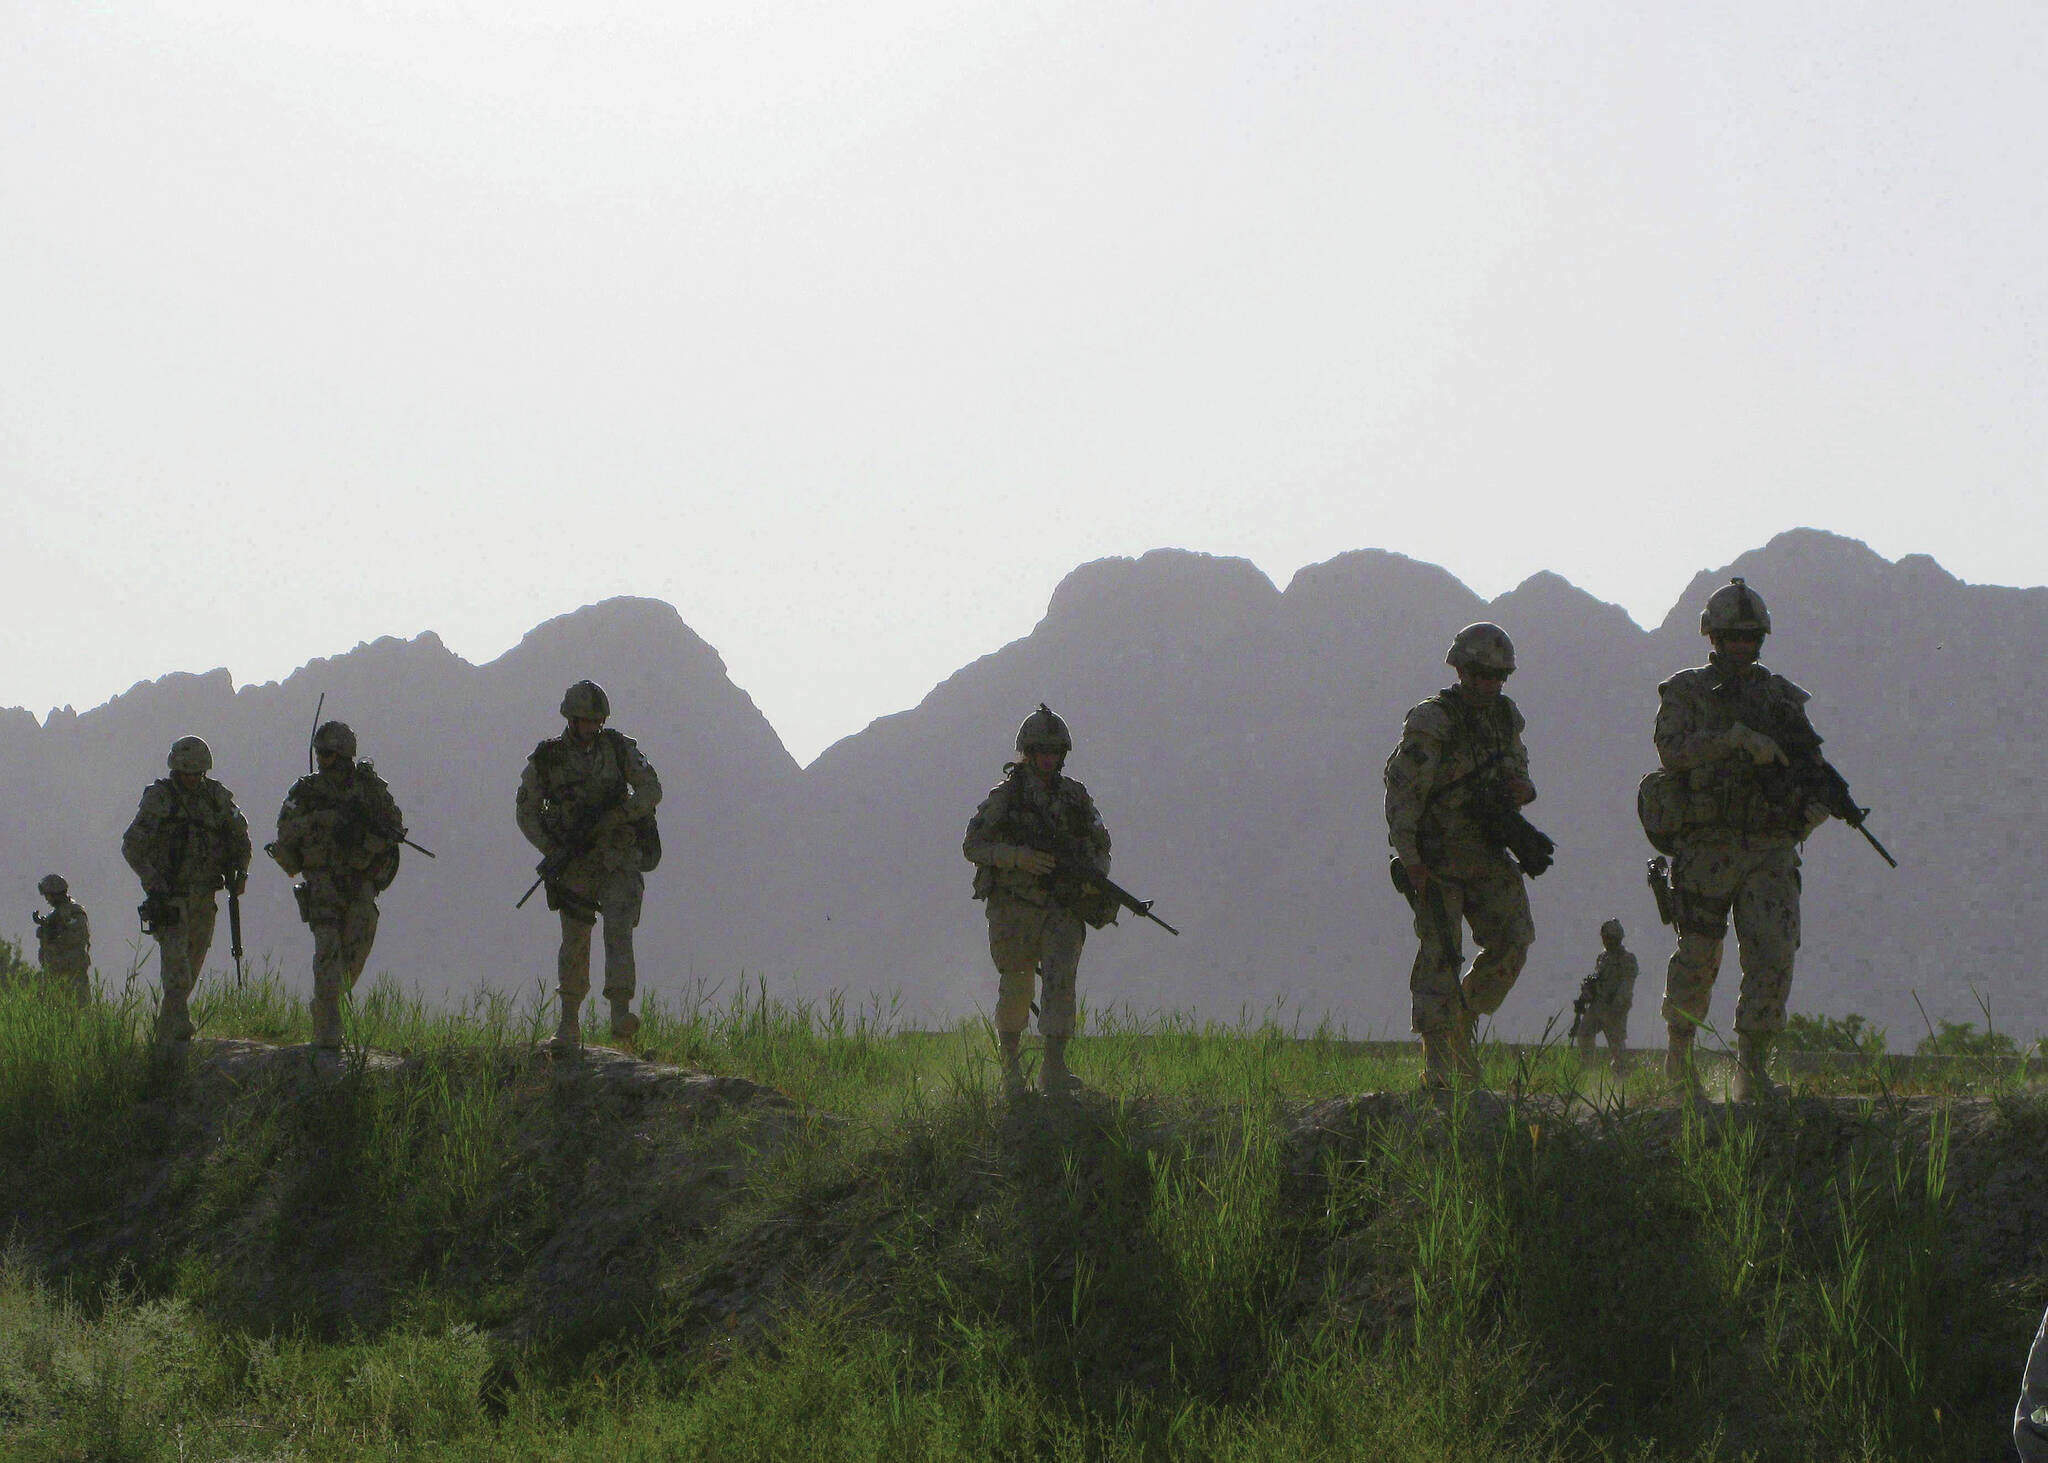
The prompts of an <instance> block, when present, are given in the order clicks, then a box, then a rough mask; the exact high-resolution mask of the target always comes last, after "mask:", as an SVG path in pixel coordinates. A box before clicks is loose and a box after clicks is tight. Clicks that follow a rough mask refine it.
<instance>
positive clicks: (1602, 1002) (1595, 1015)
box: [1573, 919, 1637, 1072]
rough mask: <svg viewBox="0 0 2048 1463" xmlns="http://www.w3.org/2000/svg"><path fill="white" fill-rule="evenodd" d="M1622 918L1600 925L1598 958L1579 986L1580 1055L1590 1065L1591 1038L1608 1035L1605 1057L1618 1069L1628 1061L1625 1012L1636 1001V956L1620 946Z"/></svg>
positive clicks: (1591, 1056)
mask: <svg viewBox="0 0 2048 1463" xmlns="http://www.w3.org/2000/svg"><path fill="white" fill-rule="evenodd" d="M1621 941H1622V928H1621V921H1620V920H1618V919H1611V920H1609V921H1607V923H1605V924H1603V925H1602V926H1600V945H1601V950H1600V958H1599V959H1598V960H1596V961H1594V962H1593V973H1592V974H1591V975H1589V976H1587V977H1586V978H1585V980H1584V981H1583V982H1581V983H1580V985H1579V999H1578V1000H1577V1001H1575V1002H1574V1003H1573V1004H1574V1005H1575V1006H1576V1007H1577V1008H1578V1027H1579V1037H1578V1040H1579V1058H1580V1060H1581V1061H1582V1062H1585V1063H1588V1064H1590V1063H1591V1062H1592V1060H1593V1040H1594V1038H1595V1037H1597V1036H1600V1035H1602V1034H1603V1033H1604V1034H1605V1035H1606V1037H1607V1056H1608V1059H1609V1060H1610V1061H1612V1062H1613V1064H1614V1070H1615V1071H1617V1072H1619V1071H1620V1070H1621V1069H1622V1065H1623V1063H1624V1062H1625V1061H1626V1060H1627V1053H1628V1012H1629V1007H1631V1006H1633V1005H1634V1004H1635V1000H1636V973H1637V972H1636V957H1635V956H1633V955H1631V954H1630V953H1629V952H1628V951H1627V950H1626V949H1625V948H1623V946H1622V943H1621Z"/></svg>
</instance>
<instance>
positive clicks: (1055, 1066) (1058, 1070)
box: [1038, 1036, 1081, 1092]
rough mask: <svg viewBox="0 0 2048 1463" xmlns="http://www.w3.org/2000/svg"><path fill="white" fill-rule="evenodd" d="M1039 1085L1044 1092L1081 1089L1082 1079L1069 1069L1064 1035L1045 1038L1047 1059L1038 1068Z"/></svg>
mask: <svg viewBox="0 0 2048 1463" xmlns="http://www.w3.org/2000/svg"><path fill="white" fill-rule="evenodd" d="M1038 1086H1039V1089H1040V1090H1041V1091H1044V1092H1075V1091H1078V1090H1079V1089H1080V1087H1081V1079H1080V1078H1079V1077H1076V1076H1075V1075H1074V1074H1073V1073H1072V1072H1070V1071H1068V1070H1067V1039H1066V1038H1065V1037H1064V1036H1048V1037H1047V1038H1046V1039H1045V1061H1044V1062H1043V1063H1042V1064H1041V1065H1040V1066H1039V1069H1038Z"/></svg>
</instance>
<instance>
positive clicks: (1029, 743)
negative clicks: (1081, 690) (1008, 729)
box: [1017, 701, 1074, 753]
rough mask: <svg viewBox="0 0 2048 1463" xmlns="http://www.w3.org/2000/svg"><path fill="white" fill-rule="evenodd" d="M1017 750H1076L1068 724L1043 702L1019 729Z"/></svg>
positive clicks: (1064, 751)
mask: <svg viewBox="0 0 2048 1463" xmlns="http://www.w3.org/2000/svg"><path fill="white" fill-rule="evenodd" d="M1017 750H1018V751H1020V752H1039V751H1046V752H1060V753H1066V752H1071V751H1073V750H1074V734H1073V733H1072V732H1070V731H1068V730H1067V724H1066V723H1065V722H1064V721H1061V720H1060V718H1059V716H1058V715H1057V714H1056V713H1055V712H1054V711H1053V709H1052V708H1051V707H1050V706H1047V705H1046V704H1045V703H1044V702H1043V701H1041V702H1039V703H1038V709H1037V710H1036V711H1034V712H1032V713H1031V714H1030V715H1029V716H1027V717H1025V718H1024V724H1023V725H1022V726H1020V727H1018V728H1017Z"/></svg>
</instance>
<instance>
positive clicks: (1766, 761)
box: [1721, 721, 1786, 767]
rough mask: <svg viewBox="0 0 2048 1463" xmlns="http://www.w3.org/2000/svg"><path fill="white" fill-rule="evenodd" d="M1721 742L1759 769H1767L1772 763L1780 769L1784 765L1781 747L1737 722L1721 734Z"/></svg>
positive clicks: (1784, 760)
mask: <svg viewBox="0 0 2048 1463" xmlns="http://www.w3.org/2000/svg"><path fill="white" fill-rule="evenodd" d="M1721 741H1722V744H1723V745H1725V746H1727V747H1730V748H1732V749H1733V750H1735V751H1737V752H1740V753H1742V755H1743V756H1745V757H1747V758H1749V760H1750V761H1752V762H1754V763H1756V765H1757V766H1759V767H1768V766H1770V765H1771V764H1772V763H1773V762H1775V763H1777V764H1778V765H1779V766H1781V767H1782V766H1784V765H1785V762H1786V757H1785V749H1784V748H1783V747H1781V746H1779V745H1778V744H1777V743H1776V742H1774V741H1772V740H1771V739H1770V738H1769V737H1767V736H1765V735H1764V734H1763V733H1762V732H1760V731H1754V730H1752V729H1751V728H1749V727H1746V726H1744V725H1743V724H1742V723H1741V722H1739V721H1738V722H1736V723H1735V725H1733V726H1731V727H1729V728H1728V730H1726V731H1725V732H1723V733H1721Z"/></svg>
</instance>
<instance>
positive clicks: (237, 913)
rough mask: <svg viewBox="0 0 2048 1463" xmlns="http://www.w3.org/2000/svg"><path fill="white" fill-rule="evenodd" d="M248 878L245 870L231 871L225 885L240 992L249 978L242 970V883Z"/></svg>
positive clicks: (231, 942) (236, 977)
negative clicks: (239, 871) (238, 872)
mask: <svg viewBox="0 0 2048 1463" xmlns="http://www.w3.org/2000/svg"><path fill="white" fill-rule="evenodd" d="M246 877H247V871H246V870H244V871H242V872H241V873H240V874H237V873H236V872H235V871H234V870H232V869H231V870H229V871H228V873H227V875H226V877H225V881H224V882H225V883H226V884H227V890H228V953H229V954H230V955H232V956H233V957H234V959H235V989H236V990H240V989H241V988H242V987H243V986H244V985H245V984H246V983H247V979H248V977H247V976H246V974H245V973H244V972H243V970H242V891H241V883H242V880H243V879H244V878H246Z"/></svg>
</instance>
